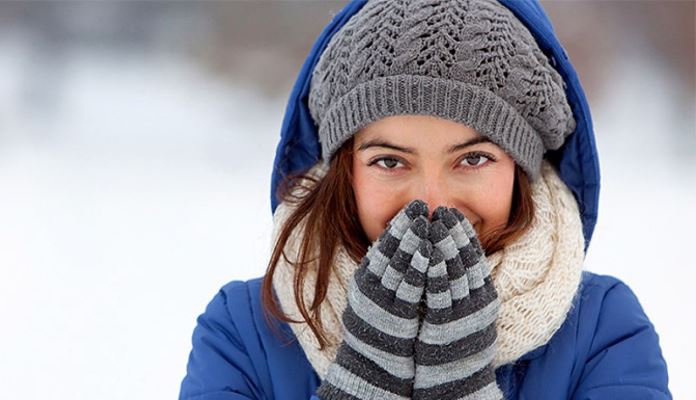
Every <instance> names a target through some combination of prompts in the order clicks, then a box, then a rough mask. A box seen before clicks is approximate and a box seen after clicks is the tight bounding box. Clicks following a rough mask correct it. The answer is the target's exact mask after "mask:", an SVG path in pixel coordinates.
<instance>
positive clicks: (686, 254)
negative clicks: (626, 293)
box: [0, 1, 696, 400]
mask: <svg viewBox="0 0 696 400" xmlns="http://www.w3.org/2000/svg"><path fill="white" fill-rule="evenodd" d="M658 3H659V4H658ZM340 4H342V2H336V3H332V2H323V3H315V2H300V1H285V2H263V3H249V2H244V3H236V2H202V3H192V2H169V3H168V2H142V3H138V2H123V3H101V2H71V3H58V4H56V3H41V2H25V3H21V2H19V3H4V2H3V3H0V323H1V324H2V327H1V329H0V388H2V389H0V390H1V391H2V393H3V395H2V397H3V398H6V399H27V400H29V399H32V400H33V399H43V398H49V397H50V398H52V399H104V400H107V399H124V398H127V399H160V398H161V399H165V398H176V397H177V394H178V390H179V385H180V382H181V379H182V378H183V376H184V374H185V366H186V361H187V357H188V353H189V351H190V346H191V344H190V338H191V333H192V330H193V328H194V326H195V318H196V317H197V316H198V315H199V314H200V313H201V312H202V311H203V309H204V307H205V305H206V304H207V302H208V301H209V300H210V299H211V298H212V296H213V295H214V294H215V293H216V291H217V290H218V289H219V287H220V286H222V285H223V284H225V283H226V282H228V281H230V280H233V279H248V278H252V277H256V276H260V275H262V274H263V271H264V269H265V266H266V262H267V261H268V253H269V251H270V232H271V212H270V202H269V187H270V170H271V166H272V160H273V155H274V151H275V146H276V143H277V140H278V132H279V127H280V124H281V121H282V116H283V111H284V107H285V102H286V99H287V96H288V94H289V92H290V89H291V86H292V83H293V81H294V77H295V75H296V73H297V71H298V70H299V68H300V66H301V63H302V60H303V59H304V57H305V55H306V53H307V51H308V50H309V47H310V46H311V44H312V41H313V38H314V37H315V36H316V35H317V34H318V33H319V31H320V30H321V28H322V27H323V25H324V24H325V23H326V22H328V20H329V19H330V17H331V15H332V13H334V12H335V11H337V10H338V9H339V8H340ZM544 5H545V7H547V9H548V11H549V14H550V15H551V17H552V20H553V21H554V24H555V26H556V29H557V31H558V33H559V36H560V37H561V41H562V42H563V43H564V44H565V45H566V49H567V50H568V53H569V54H570V57H571V59H572V60H574V61H575V62H576V65H577V68H578V70H579V74H580V77H581V79H582V81H583V83H584V84H585V85H586V90H587V93H588V98H589V99H590V103H591V107H592V111H593V116H594V123H595V132H596V135H597V142H598V146H599V150H600V157H601V159H600V161H601V167H602V174H603V176H602V193H601V201H600V216H599V222H598V224H597V229H596V231H595V235H594V238H593V242H592V244H591V246H590V250H589V253H588V256H587V262H586V265H587V269H589V270H591V271H594V272H598V273H602V274H610V275H615V276H617V277H620V278H621V279H623V280H624V281H625V282H626V283H628V284H629V285H630V286H631V287H632V289H633V290H634V291H635V292H636V293H637V295H638V297H639V299H640V300H641V302H642V304H643V306H644V308H645V310H646V312H647V314H648V315H649V317H650V318H651V319H652V321H653V323H654V324H655V326H656V328H657V331H658V333H659V334H660V339H661V345H662V348H663V351H664V355H665V358H666V359H667V362H668V365H669V368H670V371H669V372H670V388H671V390H672V391H673V394H674V396H675V398H680V399H688V398H696V390H695V389H694V385H693V382H691V381H690V380H691V379H692V372H693V363H692V360H693V359H695V358H696V351H695V349H696V347H695V346H693V341H691V340H687V339H688V338H689V337H692V335H693V332H694V329H696V324H694V321H693V318H691V317H690V315H691V307H690V306H688V304H693V300H690V299H691V298H692V294H693V293H694V289H693V288H694V285H693V282H694V279H695V278H696V273H695V272H694V268H695V267H696V262H695V261H694V255H693V248H694V239H695V238H696V235H695V234H694V227H695V226H696V109H695V108H696V101H695V97H696V83H695V79H696V77H695V75H696V70H695V66H694V60H695V54H694V16H695V15H694V8H695V7H694V3H693V2H690V1H682V2H631V1H622V2H601V4H600V2H578V1H558V2H545V3H544ZM656 20H657V21H658V22H659V23H656V24H653V23H651V21H653V22H654V21H656Z"/></svg>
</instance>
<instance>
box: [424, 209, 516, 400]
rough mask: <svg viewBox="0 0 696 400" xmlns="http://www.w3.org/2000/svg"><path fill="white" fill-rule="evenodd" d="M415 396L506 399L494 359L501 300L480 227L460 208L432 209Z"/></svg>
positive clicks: (427, 397) (481, 399) (486, 399)
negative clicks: (429, 248)
mask: <svg viewBox="0 0 696 400" xmlns="http://www.w3.org/2000/svg"><path fill="white" fill-rule="evenodd" d="M428 239H429V240H430V242H431V243H432V246H433V250H432V256H431V257H430V266H429V268H428V272H427V283H426V285H425V294H426V301H425V305H426V307H425V312H424V317H423V321H422V324H421V326H420V331H419V332H418V340H417V342H416V351H415V362H416V376H415V381H414V386H413V389H414V393H413V399H415V400H421V399H423V400H426V399H428V400H429V399H463V398H472V399H479V400H489V399H490V400H497V399H502V397H503V396H502V393H501V392H500V389H499V388H498V386H497V384H496V380H495V372H494V370H493V366H492V362H493V358H494V356H495V346H494V342H495V338H496V334H495V320H496V316H497V314H498V310H499V308H500V301H499V300H498V295H497V293H496V291H495V287H494V286H493V282H492V279H491V276H490V268H489V266H488V262H487V261H486V257H485V255H484V252H483V250H482V249H481V243H480V242H479V240H478V238H477V237H476V231H475V230H474V228H473V227H472V226H471V223H469V221H468V220H467V219H466V218H465V217H464V215H463V214H462V213H461V212H459V211H458V210H457V209H456V208H451V209H447V208H445V207H438V208H436V209H435V210H434V212H433V221H432V223H431V224H430V229H429V235H428Z"/></svg>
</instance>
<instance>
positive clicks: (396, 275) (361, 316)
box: [317, 200, 432, 400]
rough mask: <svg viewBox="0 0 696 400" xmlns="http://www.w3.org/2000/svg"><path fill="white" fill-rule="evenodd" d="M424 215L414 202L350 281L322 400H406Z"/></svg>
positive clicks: (425, 249) (424, 249)
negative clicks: (333, 356)
mask: <svg viewBox="0 0 696 400" xmlns="http://www.w3.org/2000/svg"><path fill="white" fill-rule="evenodd" d="M427 215H428V210H427V206H426V204H425V203H424V202H422V201H420V200H414V201H413V202H411V203H409V204H408V205H407V206H406V207H404V209H402V210H401V211H400V212H399V213H398V214H397V215H396V216H395V217H394V218H393V219H392V220H391V221H390V223H389V224H388V226H387V228H386V229H385V231H384V232H383V233H382V234H381V235H380V237H379V238H378V239H377V240H376V241H375V243H373V244H372V245H371V246H370V248H369V249H368V251H367V254H366V255H365V257H364V258H363V259H362V261H361V262H360V265H359V267H358V269H357V270H356V271H355V273H354V274H353V275H352V276H351V279H350V282H349V285H348V293H347V298H348V301H347V305H346V309H345V311H344V312H343V314H342V322H343V340H342V342H341V344H340V345H339V347H338V351H337V354H336V358H335V360H334V361H333V362H332V363H331V364H330V365H329V369H328V372H327V374H326V377H325V379H324V381H323V382H322V383H321V385H320V386H319V388H318V390H317V395H318V396H319V397H320V398H321V399H323V400H327V399H356V398H357V399H401V398H403V399H410V398H411V395H412V391H413V379H414V375H415V362H414V358H413V357H414V351H415V350H414V346H415V340H416V336H417V335H418V327H419V315H418V309H419V303H420V301H421V298H422V297H423V291H424V287H425V273H426V270H427V267H428V260H429V258H430V252H431V250H432V247H431V245H430V242H429V241H428V240H427V231H428V229H427V226H428V224H429V222H428V219H427Z"/></svg>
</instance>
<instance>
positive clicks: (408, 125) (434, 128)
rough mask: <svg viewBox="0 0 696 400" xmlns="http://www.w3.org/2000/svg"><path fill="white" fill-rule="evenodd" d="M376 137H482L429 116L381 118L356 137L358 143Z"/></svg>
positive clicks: (453, 123) (456, 125)
mask: <svg viewBox="0 0 696 400" xmlns="http://www.w3.org/2000/svg"><path fill="white" fill-rule="evenodd" d="M376 136H380V137H383V138H391V139H396V138H402V139H404V140H408V139H417V138H430V139H433V138H434V137H444V138H452V139H470V138H475V137H480V136H481V135H480V134H479V133H478V132H476V130H475V129H473V128H470V127H468V126H466V125H464V124H462V123H459V122H455V121H451V120H448V119H443V118H439V117H433V116H429V115H395V116H390V117H386V118H381V119H379V120H377V121H374V122H372V123H370V124H368V125H366V126H365V127H363V128H362V129H360V130H359V131H358V132H357V133H356V135H355V137H356V141H360V140H367V139H371V138H374V137H376Z"/></svg>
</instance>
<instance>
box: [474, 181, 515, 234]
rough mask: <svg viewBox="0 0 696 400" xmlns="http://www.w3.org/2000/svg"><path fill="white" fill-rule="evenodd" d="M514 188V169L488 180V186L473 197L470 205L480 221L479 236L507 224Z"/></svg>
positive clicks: (484, 186)
mask: <svg viewBox="0 0 696 400" xmlns="http://www.w3.org/2000/svg"><path fill="white" fill-rule="evenodd" d="M513 186H514V169H513V170H512V171H510V172H509V173H505V174H498V175H496V176H495V177H494V178H492V179H487V180H486V184H485V185H482V186H481V188H480V190H478V191H477V192H476V194H475V195H474V196H472V197H471V201H470V204H469V205H470V207H471V208H472V211H473V212H474V213H475V214H477V216H478V218H479V219H480V223H479V224H478V226H477V234H478V235H482V234H485V233H488V232H490V231H491V230H493V229H495V228H498V227H501V226H505V225H506V224H507V222H508V219H509V218H510V209H511V207H512V191H513Z"/></svg>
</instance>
